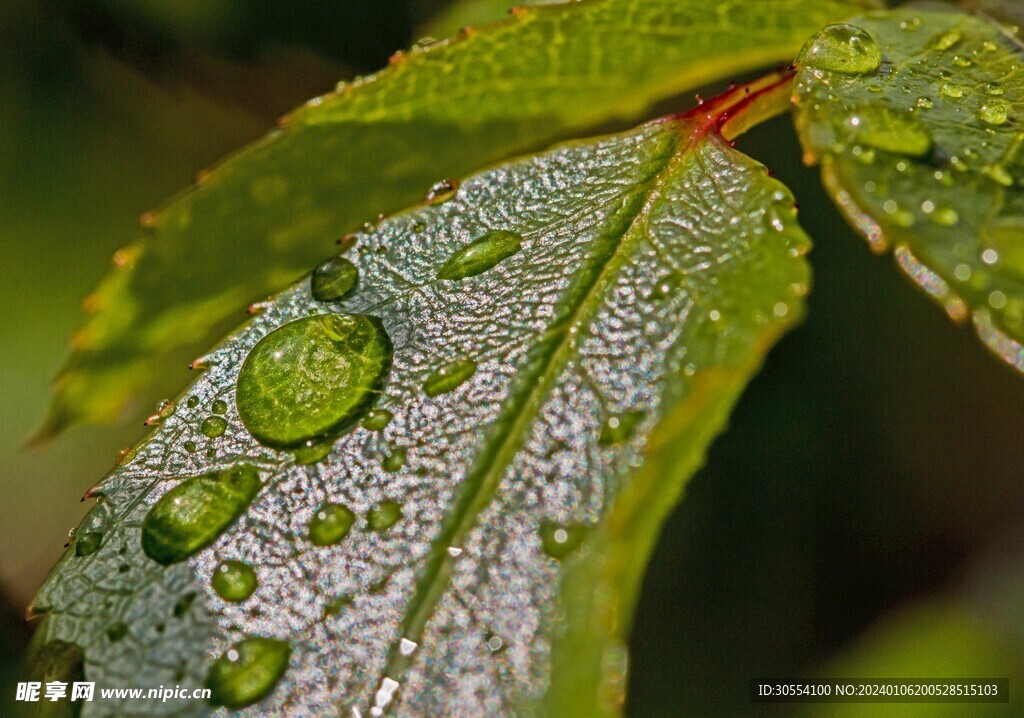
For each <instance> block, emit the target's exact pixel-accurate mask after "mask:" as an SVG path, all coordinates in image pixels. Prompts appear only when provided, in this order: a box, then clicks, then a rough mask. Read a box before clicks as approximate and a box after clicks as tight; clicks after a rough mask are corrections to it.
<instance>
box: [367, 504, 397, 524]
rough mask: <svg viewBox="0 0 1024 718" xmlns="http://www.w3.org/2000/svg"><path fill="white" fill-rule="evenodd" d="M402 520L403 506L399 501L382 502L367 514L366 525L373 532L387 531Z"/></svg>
mask: <svg viewBox="0 0 1024 718" xmlns="http://www.w3.org/2000/svg"><path fill="white" fill-rule="evenodd" d="M401 518H402V505H401V504H400V503H398V502H397V501H382V502H381V503H379V504H377V505H376V506H374V507H373V508H372V509H370V510H369V511H367V512H366V524H367V526H369V528H370V530H371V531H387V530H388V529H389V528H391V527H392V526H394V525H395V524H397V523H398V521H399V520H400V519H401Z"/></svg>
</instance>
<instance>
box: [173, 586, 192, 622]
mask: <svg viewBox="0 0 1024 718" xmlns="http://www.w3.org/2000/svg"><path fill="white" fill-rule="evenodd" d="M195 600H196V592H195V591H189V592H188V593H186V594H185V595H183V596H182V597H181V598H179V599H178V600H177V601H175V602H174V615H175V616H176V617H177V618H181V617H182V616H184V615H185V614H186V613H188V610H189V609H190V608H192V604H193V603H194V602H195Z"/></svg>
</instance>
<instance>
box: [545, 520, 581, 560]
mask: <svg viewBox="0 0 1024 718" xmlns="http://www.w3.org/2000/svg"><path fill="white" fill-rule="evenodd" d="M588 531H589V529H588V527H586V526H582V525H578V524H576V525H563V524H555V523H545V524H541V527H540V540H541V545H542V546H543V547H544V553H546V554H547V555H548V556H551V557H552V558H557V559H559V560H561V559H563V558H565V557H566V556H568V555H569V554H570V553H572V552H573V551H575V550H576V549H577V548H579V546H580V544H582V543H583V540H584V539H585V538H586V537H587V533H588Z"/></svg>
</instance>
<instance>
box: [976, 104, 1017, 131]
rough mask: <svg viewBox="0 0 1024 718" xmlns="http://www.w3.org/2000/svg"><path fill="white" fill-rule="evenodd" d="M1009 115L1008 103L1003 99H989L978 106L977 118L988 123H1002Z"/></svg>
mask: <svg viewBox="0 0 1024 718" xmlns="http://www.w3.org/2000/svg"><path fill="white" fill-rule="evenodd" d="M1009 116H1010V105H1009V103H1007V102H1005V101H1003V100H990V101H989V102H986V103H984V104H982V105H981V107H979V108H978V119H979V120H981V121H982V122H984V123H985V124H988V125H996V126H998V125H1002V124H1005V123H1006V120H1007V119H1008V118H1009Z"/></svg>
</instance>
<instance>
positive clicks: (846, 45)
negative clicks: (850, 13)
mask: <svg viewBox="0 0 1024 718" xmlns="http://www.w3.org/2000/svg"><path fill="white" fill-rule="evenodd" d="M796 64H797V65H807V66H808V67H812V68H816V69H819V70H828V71H831V72H842V73H846V74H851V75H863V74H865V73H868V72H874V71H875V70H877V69H878V66H879V65H881V64H882V53H881V51H880V50H879V49H878V43H876V42H875V41H874V39H873V38H872V37H871V35H869V34H868V33H866V32H865V31H864V30H861V29H860V28H859V27H854V26H853V25H830V26H828V27H826V28H825V29H824V30H822V31H821V32H819V33H818V34H817V35H815V36H814V37H813V38H811V39H810V40H809V41H808V42H807V44H806V45H804V47H803V49H802V50H801V51H800V55H799V56H798V58H797V63H796Z"/></svg>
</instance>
